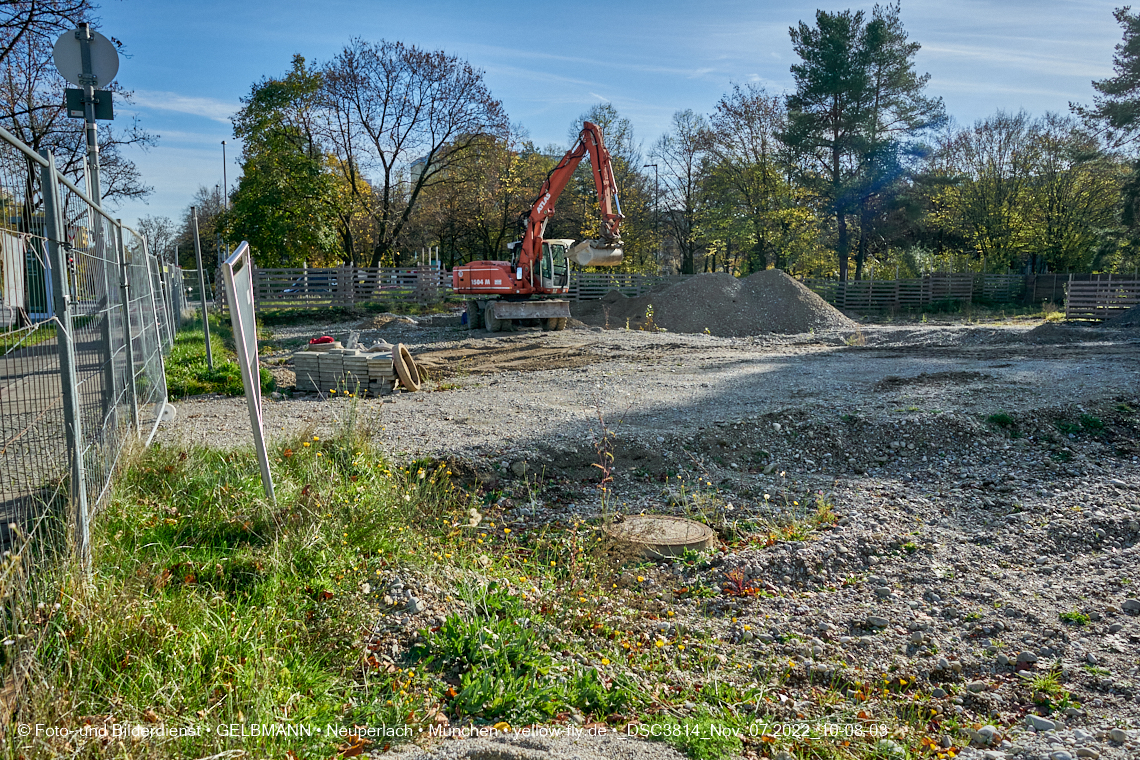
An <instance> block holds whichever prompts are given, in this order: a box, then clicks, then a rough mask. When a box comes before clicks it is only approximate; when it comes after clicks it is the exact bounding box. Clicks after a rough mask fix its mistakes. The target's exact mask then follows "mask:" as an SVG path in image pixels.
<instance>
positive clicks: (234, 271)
mask: <svg viewBox="0 0 1140 760" xmlns="http://www.w3.org/2000/svg"><path fill="white" fill-rule="evenodd" d="M222 275H223V277H225V280H226V302H227V303H228V304H229V307H230V323H231V324H232V325H233V328H234V343H235V344H236V346H237V360H238V365H239V366H240V367H241V379H242V383H244V384H245V401H246V405H247V406H248V407H249V425H250V427H251V428H252V429H253V445H254V448H256V449H257V463H258V464H259V465H260V466H261V484H262V486H264V488H265V496H266V497H267V498H268V499H269V501H270V502H271V503H273V504H276V503H277V499H276V497H275V496H274V494H273V475H272V473H270V472H269V453H268V452H267V451H266V449H265V428H264V426H263V425H262V416H261V371H260V370H259V365H258V361H257V322H256V320H255V318H254V313H253V259H252V258H251V256H250V251H249V243H247V242H245V241H244V240H243V241H242V243H241V245H239V246H238V247H237V250H236V251H234V252H233V254H232V255H231V256H230V257H229V258H228V259H226V260H225V261H224V262H222Z"/></svg>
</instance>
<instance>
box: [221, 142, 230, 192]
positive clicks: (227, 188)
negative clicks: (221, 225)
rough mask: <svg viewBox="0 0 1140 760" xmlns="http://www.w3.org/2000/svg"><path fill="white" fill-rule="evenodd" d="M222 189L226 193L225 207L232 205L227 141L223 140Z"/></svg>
mask: <svg viewBox="0 0 1140 760" xmlns="http://www.w3.org/2000/svg"><path fill="white" fill-rule="evenodd" d="M222 189H223V190H224V191H225V194H224V195H223V196H222V202H223V203H224V204H225V208H227V209H228V208H229V207H230V183H229V181H228V180H227V179H226V141H225V140H222Z"/></svg>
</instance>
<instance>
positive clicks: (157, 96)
mask: <svg viewBox="0 0 1140 760" xmlns="http://www.w3.org/2000/svg"><path fill="white" fill-rule="evenodd" d="M131 100H132V101H133V103H134V105H136V106H139V107H140V108H149V109H151V110H156V111H175V112H177V113H188V114H193V115H194V116H202V117H204V118H207V119H212V120H213V121H220V122H223V123H226V124H228V123H229V121H230V117H231V116H233V115H234V114H235V113H237V110H238V108H239V107H240V106H239V105H238V104H237V103H227V102H225V101H223V100H216V99H214V98H202V97H194V96H190V95H179V94H178V93H176V92H161V91H157V90H135V91H134V94H133V95H132V97H131Z"/></svg>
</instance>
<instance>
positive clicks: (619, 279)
mask: <svg viewBox="0 0 1140 760" xmlns="http://www.w3.org/2000/svg"><path fill="white" fill-rule="evenodd" d="M689 277H692V275H683V274H675V275H655V274H636V273H628V272H573V273H571V275H570V294H569V298H570V300H572V301H594V300H597V299H599V298H601V297H602V296H604V295H605V294H606V293H609V292H610V291H611V290H616V291H618V292H620V293H621V294H622V295H623V296H626V297H628V298H640V297H641V296H644V295H646V294H648V293H649V292H650V291H651V290H653V289H654V288H656V287H659V286H660V287H668V286H670V285H676V284H677V283H679V282H684V281H685V280H686V279H688V278H689Z"/></svg>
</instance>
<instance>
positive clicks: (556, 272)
mask: <svg viewBox="0 0 1140 760" xmlns="http://www.w3.org/2000/svg"><path fill="white" fill-rule="evenodd" d="M573 242H574V241H573V240H544V241H543V242H542V262H541V263H540V265H539V270H538V271H539V278H540V283H541V287H542V289H543V290H553V289H556V288H565V287H569V285H570V262H569V261H568V260H567V258H566V251H567V249H568V248H569V247H570V245H571V244H572V243H573Z"/></svg>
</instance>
